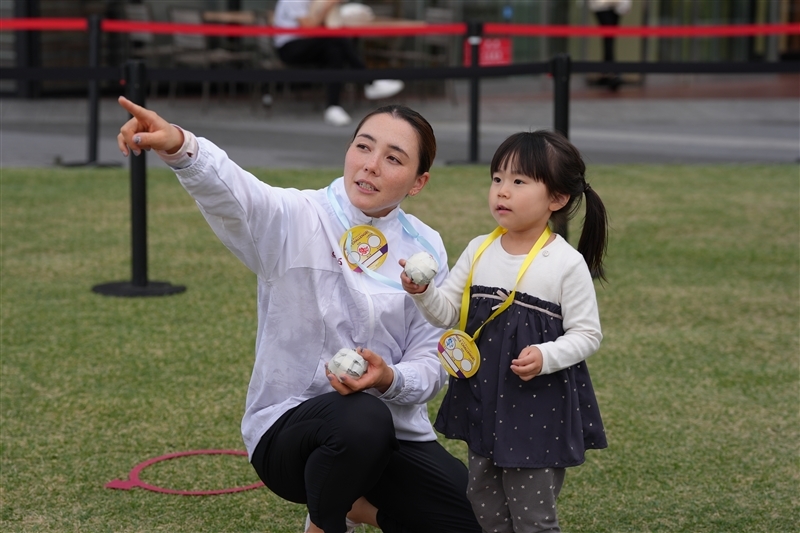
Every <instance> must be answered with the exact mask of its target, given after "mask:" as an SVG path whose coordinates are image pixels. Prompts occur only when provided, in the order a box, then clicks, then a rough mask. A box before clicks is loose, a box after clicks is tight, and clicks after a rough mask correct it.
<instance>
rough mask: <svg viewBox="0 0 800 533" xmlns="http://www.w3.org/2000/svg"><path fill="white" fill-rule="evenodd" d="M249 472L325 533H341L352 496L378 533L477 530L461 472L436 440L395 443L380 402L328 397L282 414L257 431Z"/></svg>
mask: <svg viewBox="0 0 800 533" xmlns="http://www.w3.org/2000/svg"><path fill="white" fill-rule="evenodd" d="M252 463H253V467H254V468H255V469H256V472H258V475H259V477H260V478H261V479H262V480H263V481H264V484H265V485H266V486H267V487H269V489H270V490H272V491H273V492H274V493H275V494H277V495H278V496H280V497H282V498H284V499H286V500H289V501H292V502H295V503H305V504H307V506H308V511H309V513H310V515H311V521H312V522H314V523H315V524H316V525H318V526H319V527H321V528H322V529H323V531H325V533H343V532H344V531H345V530H346V525H345V516H346V515H347V512H348V511H349V510H350V508H351V507H352V504H353V502H355V501H356V500H357V499H358V498H359V497H361V496H364V497H366V499H367V500H368V501H369V502H370V503H372V504H373V505H374V506H375V507H377V508H378V524H379V526H380V528H381V530H382V531H384V532H385V533H472V532H474V533H480V531H481V528H480V526H479V525H478V523H477V521H476V520H475V515H474V514H473V511H472V508H471V506H470V503H469V501H468V500H467V497H466V491H467V468H466V466H464V464H463V463H462V462H461V461H459V460H458V459H456V458H455V457H453V456H452V455H450V454H449V453H448V452H447V451H446V450H445V449H444V448H443V447H442V446H441V445H440V444H439V443H438V442H436V441H432V442H409V441H400V440H398V439H397V438H396V437H395V433H394V424H393V423H392V416H391V413H390V412H389V409H388V408H387V407H386V405H385V404H384V403H383V402H382V401H381V400H379V399H377V398H375V397H374V396H371V395H369V394H366V393H357V394H351V395H349V396H342V395H340V394H339V393H337V392H331V393H329V394H324V395H321V396H318V397H316V398H313V399H311V400H308V401H306V402H304V403H303V404H301V405H299V406H298V407H295V408H294V409H292V410H290V411H288V412H287V413H285V414H284V415H283V416H282V417H281V418H280V419H278V421H277V422H276V423H275V424H274V425H273V426H272V427H271V428H270V429H269V430H268V431H267V432H266V433H265V434H264V436H263V437H262V439H261V441H260V442H259V444H258V446H257V447H256V449H255V452H254V453H253V459H252Z"/></svg>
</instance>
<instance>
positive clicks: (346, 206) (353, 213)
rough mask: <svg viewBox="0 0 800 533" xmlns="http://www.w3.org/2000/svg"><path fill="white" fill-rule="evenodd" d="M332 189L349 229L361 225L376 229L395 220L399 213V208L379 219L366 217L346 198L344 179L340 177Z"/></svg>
mask: <svg viewBox="0 0 800 533" xmlns="http://www.w3.org/2000/svg"><path fill="white" fill-rule="evenodd" d="M332 188H333V193H334V195H335V197H336V200H338V201H339V205H340V206H341V208H342V211H343V212H344V214H345V216H346V217H347V219H348V220H349V221H350V225H351V227H352V226H359V225H362V224H366V225H369V226H376V227H377V226H382V225H384V224H387V223H391V222H393V221H395V220H396V219H397V214H398V213H399V211H400V208H399V206H398V207H395V208H394V209H392V210H391V211H390V212H389V214H387V215H386V216H384V217H380V218H373V217H371V216H368V215H366V214H364V212H363V211H361V210H360V209H358V208H356V207H355V206H354V205H353V204H351V203H350V199H349V198H348V197H347V191H345V189H344V177H340V178H337V179H336V180H334V182H333V184H332Z"/></svg>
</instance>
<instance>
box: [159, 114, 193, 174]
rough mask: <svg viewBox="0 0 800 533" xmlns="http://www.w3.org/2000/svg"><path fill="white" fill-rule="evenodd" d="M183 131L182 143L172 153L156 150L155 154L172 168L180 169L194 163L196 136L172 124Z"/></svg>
mask: <svg viewBox="0 0 800 533" xmlns="http://www.w3.org/2000/svg"><path fill="white" fill-rule="evenodd" d="M173 126H174V127H176V128H178V129H179V130H181V131H182V132H183V144H182V145H181V147H180V148H179V149H178V151H177V152H175V153H174V154H168V153H167V152H165V151H164V150H156V154H157V155H158V157H160V158H161V160H162V161H163V162H164V163H166V164H167V165H169V166H170V167H172V168H176V169H181V168H186V167H189V166H191V165H192V163H194V160H195V157H197V151H198V144H197V137H195V136H194V134H193V133H192V132H190V131H186V130H185V129H183V128H181V127H180V126H178V125H177V124H173Z"/></svg>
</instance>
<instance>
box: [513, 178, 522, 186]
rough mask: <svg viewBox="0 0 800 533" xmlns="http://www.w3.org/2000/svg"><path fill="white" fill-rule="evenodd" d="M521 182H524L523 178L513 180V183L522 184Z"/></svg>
mask: <svg viewBox="0 0 800 533" xmlns="http://www.w3.org/2000/svg"><path fill="white" fill-rule="evenodd" d="M523 183H525V182H524V181H523V180H520V179H516V180H514V185H522V184H523Z"/></svg>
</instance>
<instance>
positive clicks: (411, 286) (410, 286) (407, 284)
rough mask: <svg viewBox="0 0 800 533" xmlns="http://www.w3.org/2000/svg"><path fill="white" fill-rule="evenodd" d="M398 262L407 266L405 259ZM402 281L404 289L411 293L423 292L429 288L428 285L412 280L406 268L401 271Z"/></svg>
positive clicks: (402, 265)
mask: <svg viewBox="0 0 800 533" xmlns="http://www.w3.org/2000/svg"><path fill="white" fill-rule="evenodd" d="M398 263H400V266H401V267H403V268H405V266H406V260H405V259H401V260H400V261H398ZM400 283H401V284H402V285H403V289H405V291H406V292H407V293H409V294H422V293H423V292H425V291H426V290H427V289H428V286H427V285H417V284H416V283H414V282H413V281H411V278H409V277H408V276H407V275H406V273H405V270H404V271H403V272H400Z"/></svg>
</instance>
